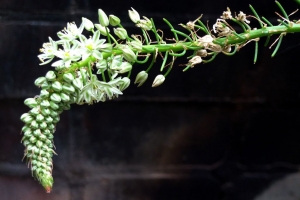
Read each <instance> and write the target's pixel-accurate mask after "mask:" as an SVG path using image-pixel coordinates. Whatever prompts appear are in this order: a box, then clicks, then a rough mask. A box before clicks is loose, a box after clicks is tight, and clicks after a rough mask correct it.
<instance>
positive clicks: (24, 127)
mask: <svg viewBox="0 0 300 200" xmlns="http://www.w3.org/2000/svg"><path fill="white" fill-rule="evenodd" d="M28 130H31V129H30V127H29V126H27V125H25V126H23V127H22V132H23V133H25V132H26V131H28Z"/></svg>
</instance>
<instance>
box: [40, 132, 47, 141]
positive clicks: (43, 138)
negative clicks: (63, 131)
mask: <svg viewBox="0 0 300 200" xmlns="http://www.w3.org/2000/svg"><path fill="white" fill-rule="evenodd" d="M39 139H40V140H42V141H45V140H46V139H47V137H46V136H45V135H44V134H41V135H40V136H39Z"/></svg>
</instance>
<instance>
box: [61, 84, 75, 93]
mask: <svg viewBox="0 0 300 200" xmlns="http://www.w3.org/2000/svg"><path fill="white" fill-rule="evenodd" d="M62 91H63V92H66V93H74V92H75V88H74V87H73V86H72V85H71V84H69V83H65V84H63V86H62Z"/></svg>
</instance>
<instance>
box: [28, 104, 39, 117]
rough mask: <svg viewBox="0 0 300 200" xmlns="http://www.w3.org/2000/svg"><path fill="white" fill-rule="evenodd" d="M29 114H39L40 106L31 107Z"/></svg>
mask: <svg viewBox="0 0 300 200" xmlns="http://www.w3.org/2000/svg"><path fill="white" fill-rule="evenodd" d="M29 113H30V114H32V115H38V114H40V108H39V107H38V106H37V107H35V108H32V109H31V110H30V111H29Z"/></svg>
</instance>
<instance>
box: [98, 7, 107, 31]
mask: <svg viewBox="0 0 300 200" xmlns="http://www.w3.org/2000/svg"><path fill="white" fill-rule="evenodd" d="M98 18H99V23H100V24H101V25H102V26H104V27H106V26H108V25H109V20H108V17H107V15H106V14H105V12H104V11H103V10H102V9H98Z"/></svg>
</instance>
